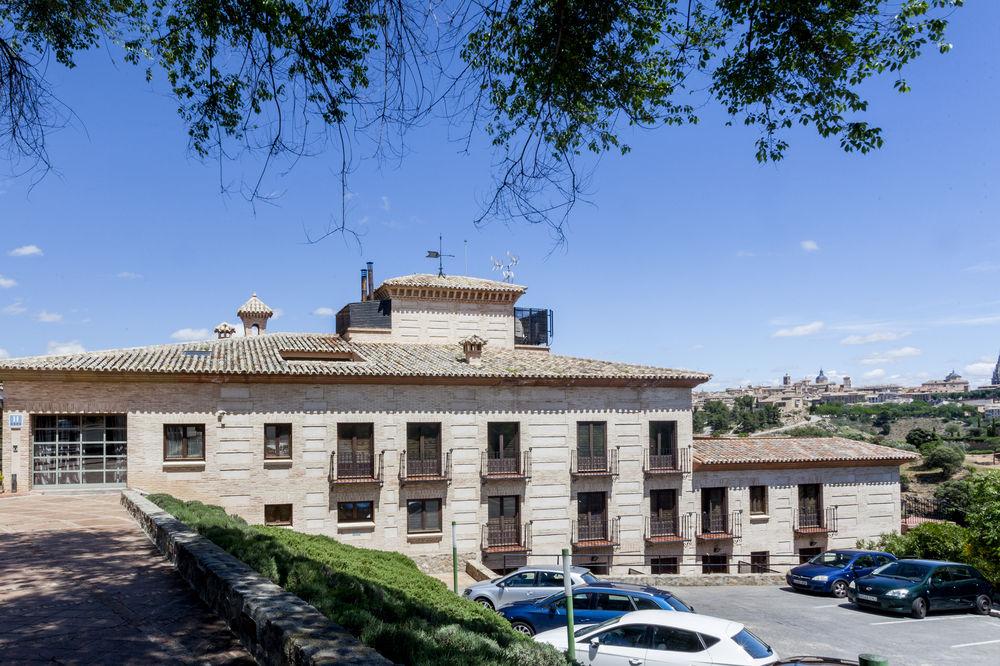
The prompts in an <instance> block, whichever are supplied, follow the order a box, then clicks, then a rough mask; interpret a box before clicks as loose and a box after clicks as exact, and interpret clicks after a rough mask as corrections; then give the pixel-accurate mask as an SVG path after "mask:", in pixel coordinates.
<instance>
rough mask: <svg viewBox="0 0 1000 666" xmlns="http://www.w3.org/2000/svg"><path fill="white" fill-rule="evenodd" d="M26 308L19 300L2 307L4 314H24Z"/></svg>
mask: <svg viewBox="0 0 1000 666" xmlns="http://www.w3.org/2000/svg"><path fill="white" fill-rule="evenodd" d="M27 309H28V308H26V307H24V305H23V304H22V303H21V301H14V302H13V303H11V304H10V305H5V306H4V308H3V313H4V314H5V315H19V314H24V313H25V312H26V311H27Z"/></svg>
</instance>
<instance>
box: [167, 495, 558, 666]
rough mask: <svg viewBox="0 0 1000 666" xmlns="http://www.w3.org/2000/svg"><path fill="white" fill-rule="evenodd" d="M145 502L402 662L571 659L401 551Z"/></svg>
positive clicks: (440, 665)
mask: <svg viewBox="0 0 1000 666" xmlns="http://www.w3.org/2000/svg"><path fill="white" fill-rule="evenodd" d="M149 499H150V501H152V502H153V503H155V504H156V505H157V506H159V507H160V508H162V509H163V510H165V511H167V512H168V513H170V514H172V515H173V516H175V517H176V518H177V519H178V520H180V521H182V522H184V523H186V524H187V525H188V526H189V527H191V528H192V529H194V530H197V531H198V532H199V533H200V534H202V535H204V536H205V537H207V538H208V539H210V540H211V541H213V542H214V543H216V544H217V545H218V546H220V547H221V548H223V549H224V550H226V551H228V552H229V553H230V554H232V555H233V556H235V557H237V558H239V559H240V560H242V561H243V562H245V563H246V564H248V565H249V566H250V567H252V568H254V569H256V570H257V571H258V572H260V573H261V574H262V575H264V576H266V577H268V578H270V579H271V580H273V581H274V582H275V583H277V584H279V585H281V586H282V587H284V588H285V589H286V590H288V591H289V592H291V593H293V594H296V595H298V596H299V597H301V598H302V599H304V600H306V601H307V602H309V603H310V604H312V605H313V606H315V607H316V608H317V609H318V610H319V611H320V612H321V613H323V614H324V615H326V616H327V617H328V618H330V619H331V620H333V621H334V622H336V623H337V624H339V625H341V626H343V627H344V628H345V629H347V630H348V631H350V632H351V633H353V634H354V635H356V636H358V638H360V639H361V641H362V642H364V643H365V644H366V645H368V646H370V647H372V648H374V649H375V650H377V651H378V652H380V653H381V654H383V655H384V656H385V657H387V658H389V659H391V660H393V661H395V662H397V663H403V664H421V665H423V664H427V665H429V666H463V665H466V664H468V665H482V666H493V665H496V666H500V665H501V664H503V665H511V666H522V665H523V666H535V665H538V666H549V665H551V666H555V665H556V664H559V665H560V666H562V665H564V664H565V658H564V657H563V656H562V655H561V654H560V653H558V652H557V651H556V650H555V649H553V648H551V647H549V646H547V645H542V644H540V643H535V642H533V641H532V640H530V639H528V638H525V637H524V636H521V635H520V634H517V633H515V632H514V631H513V629H511V627H510V625H509V624H508V623H507V621H506V620H504V619H503V618H502V617H500V616H499V615H497V614H496V613H493V612H491V611H487V610H486V609H484V608H482V607H480V606H479V605H478V604H475V603H473V602H472V601H469V600H467V599H464V598H462V597H459V596H457V595H455V594H454V593H453V592H451V591H450V590H449V589H448V588H447V587H446V586H445V585H444V583H442V582H441V581H438V580H436V579H434V578H431V577H430V576H427V575H426V574H424V573H422V572H421V571H420V570H419V569H418V568H417V566H416V564H414V563H413V560H411V559H410V558H408V557H406V556H405V555H402V554H400V553H394V552H385V551H380V550H370V549H367V548H357V547H354V546H349V545H346V544H343V543H340V542H338V541H336V540H334V539H331V538H329V537H326V536H321V535H313V534H302V533H300V532H295V531H293V530H288V529H283V528H278V527H262V526H259V525H248V524H247V523H246V521H244V520H243V519H241V518H238V517H235V516H230V515H228V514H227V513H226V512H225V510H223V509H222V508H221V507H218V506H211V505H206V504H202V503H201V502H184V501H181V500H178V499H177V498H175V497H172V496H170V495H150V496H149Z"/></svg>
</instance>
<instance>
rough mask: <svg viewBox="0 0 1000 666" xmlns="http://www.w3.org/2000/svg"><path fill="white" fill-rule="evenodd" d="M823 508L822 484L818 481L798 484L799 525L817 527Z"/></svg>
mask: <svg viewBox="0 0 1000 666" xmlns="http://www.w3.org/2000/svg"><path fill="white" fill-rule="evenodd" d="M822 510H823V493H822V486H820V484H818V483H803V484H801V485H800V486H799V525H800V526H802V527H817V526H819V524H820V512H821V511H822Z"/></svg>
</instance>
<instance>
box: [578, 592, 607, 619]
mask: <svg viewBox="0 0 1000 666" xmlns="http://www.w3.org/2000/svg"><path fill="white" fill-rule="evenodd" d="M581 596H582V597H583V599H582V600H581V598H580V597H581ZM600 596H601V594H600V593H599V592H593V591H589V590H585V591H582V592H575V593H574V594H573V622H574V623H576V624H598V623H600V622H603V621H604V620H599V619H597V618H598V617H599V616H600V615H599V613H602V611H601V610H600V609H599V608H598V607H597V603H598V600H599V599H600Z"/></svg>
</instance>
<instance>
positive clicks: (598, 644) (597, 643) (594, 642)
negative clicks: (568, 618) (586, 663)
mask: <svg viewBox="0 0 1000 666" xmlns="http://www.w3.org/2000/svg"><path fill="white" fill-rule="evenodd" d="M590 647H592V648H594V649H595V650H596V649H597V648H599V647H601V639H600V638H591V639H590Z"/></svg>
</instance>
